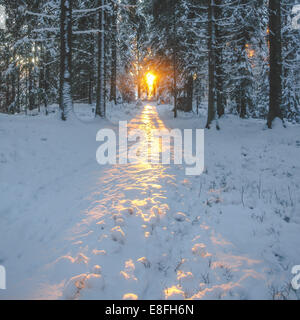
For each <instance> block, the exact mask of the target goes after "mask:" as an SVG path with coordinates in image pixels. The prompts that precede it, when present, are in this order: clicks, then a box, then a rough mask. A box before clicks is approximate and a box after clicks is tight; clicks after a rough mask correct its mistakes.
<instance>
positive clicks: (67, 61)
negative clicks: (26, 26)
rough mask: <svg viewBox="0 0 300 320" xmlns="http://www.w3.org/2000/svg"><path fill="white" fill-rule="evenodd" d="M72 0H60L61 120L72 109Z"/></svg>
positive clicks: (64, 118) (66, 116) (65, 118)
mask: <svg viewBox="0 0 300 320" xmlns="http://www.w3.org/2000/svg"><path fill="white" fill-rule="evenodd" d="M72 1H73V0H61V13H60V14H61V16H60V43H61V44H60V45H61V47H60V99H59V105H60V109H61V118H62V120H67V118H68V115H69V114H70V112H71V111H72V109H73V101H72Z"/></svg>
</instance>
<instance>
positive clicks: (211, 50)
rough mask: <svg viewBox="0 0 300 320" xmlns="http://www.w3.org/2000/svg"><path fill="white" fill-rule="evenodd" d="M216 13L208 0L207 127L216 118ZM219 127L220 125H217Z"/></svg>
mask: <svg viewBox="0 0 300 320" xmlns="http://www.w3.org/2000/svg"><path fill="white" fill-rule="evenodd" d="M214 19H215V15H214V0H208V64H209V66H208V86H209V88H208V112H207V124H206V128H207V129H210V126H211V123H212V122H213V121H214V120H215V119H216V110H215V100H216V99H215V85H216V83H215V82H216V81H215V63H216V61H215V25H214V24H215V20H214ZM217 129H219V127H218V126H217Z"/></svg>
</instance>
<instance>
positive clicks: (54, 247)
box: [0, 104, 300, 299]
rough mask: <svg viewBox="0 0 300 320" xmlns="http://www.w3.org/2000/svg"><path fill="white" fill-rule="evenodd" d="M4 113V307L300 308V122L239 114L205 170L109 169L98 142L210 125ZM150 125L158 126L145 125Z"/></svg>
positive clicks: (158, 118) (230, 119)
mask: <svg viewBox="0 0 300 320" xmlns="http://www.w3.org/2000/svg"><path fill="white" fill-rule="evenodd" d="M116 108H117V109H115V110H114V111H112V110H108V111H109V112H108V115H109V117H108V118H109V120H92V119H91V114H90V109H89V107H87V106H83V105H77V106H76V113H77V116H78V117H80V118H81V119H82V120H81V121H79V120H76V119H72V120H70V121H68V122H61V121H60V120H58V119H57V116H56V115H50V116H48V117H45V116H35V117H28V116H11V115H3V114H2V115H0V141H1V149H0V177H1V179H0V195H1V202H0V221H1V222H0V265H3V266H5V268H6V272H7V290H0V299H8V298H17V299H24V298H29V299H41V298H44V299H122V298H124V299H134V298H138V299H189V298H191V299H299V298H300V292H299V291H298V292H297V291H295V290H293V289H292V287H291V279H292V277H293V275H292V274H291V269H292V267H293V266H294V265H299V264H300V236H299V235H300V194H299V188H300V162H299V159H300V135H299V132H300V131H299V130H300V126H299V125H291V124H290V125H288V127H287V129H284V128H281V127H280V125H277V126H275V128H274V129H273V130H263V128H264V124H265V122H264V121H262V120H253V119H247V120H240V119H238V118H237V117H234V116H226V117H225V118H223V119H222V120H221V122H220V125H221V131H217V130H215V129H213V130H210V131H205V172H204V173H203V174H202V175H201V176H194V177H190V176H186V175H185V170H184V169H185V168H184V167H183V166H175V165H170V166H161V165H155V166H151V165H148V166H145V165H143V164H140V165H133V164H129V165H126V166H124V165H115V166H102V167H101V166H100V165H99V164H98V163H97V162H96V157H95V155H96V150H97V148H98V146H99V143H98V142H96V133H97V131H98V130H99V129H101V128H104V127H106V128H114V129H116V130H117V124H118V123H117V121H118V120H128V121H131V122H130V126H131V127H133V128H140V129H142V130H146V129H148V128H149V127H151V128H158V127H159V128H163V127H166V128H181V129H183V128H194V129H196V128H203V127H204V124H205V117H204V115H203V116H200V117H199V118H197V117H195V115H191V114H189V115H184V114H182V113H180V115H179V118H178V119H176V120H174V119H172V111H171V106H157V107H156V106H155V105H153V104H150V106H146V104H145V105H143V106H141V107H136V106H132V105H127V106H118V107H116ZM145 119H146V121H145Z"/></svg>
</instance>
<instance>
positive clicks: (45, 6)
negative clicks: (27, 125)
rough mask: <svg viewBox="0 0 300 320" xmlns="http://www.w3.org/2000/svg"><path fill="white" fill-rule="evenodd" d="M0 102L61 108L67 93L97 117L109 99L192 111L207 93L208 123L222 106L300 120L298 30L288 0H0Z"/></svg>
mask: <svg viewBox="0 0 300 320" xmlns="http://www.w3.org/2000/svg"><path fill="white" fill-rule="evenodd" d="M0 4H2V5H4V6H5V8H6V14H7V21H6V24H7V28H6V30H2V31H0V41H1V42H0V43H1V44H0V73H1V78H0V99H1V100H0V111H1V112H7V113H18V112H23V111H25V112H26V113H27V112H28V111H30V110H35V109H37V110H41V108H43V110H44V111H45V112H46V113H47V112H48V107H49V105H50V104H52V103H56V102H57V103H58V104H59V106H60V111H61V118H62V119H63V120H66V119H68V117H69V116H70V115H71V114H72V113H71V112H70V111H71V110H72V107H73V103H74V101H76V102H81V101H82V102H85V103H89V104H92V105H94V106H95V112H96V115H98V116H100V117H105V114H106V107H107V103H108V102H113V103H115V104H116V103H121V102H124V101H126V102H130V101H134V100H135V99H136V98H138V99H140V98H141V97H142V90H143V88H142V85H143V82H142V80H143V79H142V78H143V75H144V72H145V71H146V70H148V69H154V70H156V71H157V73H158V81H157V82H158V83H157V92H156V94H157V98H158V99H159V100H161V101H170V99H171V98H172V101H173V102H174V116H175V117H176V116H177V113H178V109H182V110H184V111H187V112H189V111H191V110H192V109H193V104H194V103H196V104H197V105H200V104H201V102H202V101H203V100H207V101H208V109H207V128H210V127H211V126H212V125H216V127H217V128H219V124H218V119H219V118H221V117H222V116H223V115H224V114H225V112H227V113H234V114H238V115H239V116H240V117H241V118H245V117H254V118H266V120H267V123H268V126H269V128H271V127H272V122H273V120H274V119H275V118H276V117H278V118H280V119H282V120H284V119H288V120H290V121H299V120H300V118H299V116H300V111H299V104H300V76H299V75H300V58H299V57H300V41H299V40H300V35H299V30H297V29H295V28H293V24H292V18H293V16H292V9H293V6H294V5H295V4H296V1H295V0H286V1H280V0H272V1H267V0H223V1H221V0H164V1H160V0H144V1H138V0H81V1H80V0H0Z"/></svg>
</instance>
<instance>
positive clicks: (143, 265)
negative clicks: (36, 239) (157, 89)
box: [55, 105, 272, 299]
mask: <svg viewBox="0 0 300 320" xmlns="http://www.w3.org/2000/svg"><path fill="white" fill-rule="evenodd" d="M155 128H156V129H165V128H166V127H165V124H164V122H163V121H162V120H161V118H160V116H159V114H158V112H157V109H156V107H155V106H151V105H148V106H145V107H144V109H143V111H142V112H141V113H140V114H139V115H138V116H136V117H135V118H134V119H132V120H131V122H130V124H129V130H132V129H140V130H143V131H144V132H145V133H146V134H149V131H150V130H152V129H155ZM212 179H213V180H214V179H216V178H215V177H213V178H212ZM214 182H215V181H214ZM202 184H204V185H205V177H204V178H203V177H189V178H187V176H186V175H185V171H184V168H183V167H180V166H174V165H170V166H162V165H151V164H145V163H139V164H129V165H126V166H124V165H121V166H120V165H116V166H114V167H111V168H107V169H106V170H105V171H103V172H102V173H101V176H100V177H99V179H98V183H97V187H96V189H95V192H93V194H92V195H91V197H90V201H91V204H90V206H89V207H88V209H87V210H86V216H85V217H84V219H83V220H82V221H81V223H79V224H78V225H77V226H76V228H74V229H73V234H72V236H71V239H70V241H72V243H73V244H74V247H73V248H72V250H71V254H70V255H68V256H65V257H62V258H61V259H59V260H58V261H59V262H58V263H57V267H58V268H59V269H61V268H62V267H64V268H65V269H66V270H73V274H71V273H70V276H69V277H68V281H67V282H66V281H65V280H66V279H63V283H64V286H63V287H64V289H63V295H62V297H63V298H64V299H122V298H123V299H136V298H138V299H153V298H154V299H186V298H192V299H202V298H213V299H220V298H226V299H251V298H264V297H266V296H267V295H268V294H269V293H268V290H269V288H268V286H267V278H268V277H267V276H266V272H269V271H266V270H268V268H266V267H267V266H268V263H267V264H266V262H264V261H263V260H262V257H261V256H260V255H259V254H257V253H256V249H255V245H256V243H255V241H253V242H252V241H251V240H249V239H251V232H252V230H251V227H249V226H248V228H249V229H250V230H249V231H248V230H247V231H245V235H246V234H247V233H248V235H246V236H245V237H246V239H248V240H246V244H245V243H242V244H241V245H240V243H239V242H240V241H241V239H243V235H239V236H238V238H237V239H235V240H237V241H236V243H232V242H231V241H230V240H228V239H227V238H226V236H224V235H223V231H225V230H226V228H223V227H222V224H221V223H220V220H221V219H222V218H221V215H222V210H221V209H219V210H215V211H210V207H212V206H214V205H218V199H219V195H220V193H221V189H219V190H218V189H216V190H213V189H209V186H207V188H208V190H207V193H208V196H209V200H206V201H209V202H211V203H206V204H205V205H200V206H199V197H200V196H201V195H200V193H201V192H202V191H201V188H202V187H201V186H202ZM231 210H232V208H230V207H229V211H231ZM216 211H217V212H218V213H217V214H216ZM224 211H226V210H224ZM235 223H236V224H238V225H239V224H240V225H241V226H245V225H247V224H248V225H249V221H248V220H247V219H245V217H244V216H242V217H241V216H240V215H239V214H238V213H237V212H236V213H235V214H233V216H231V217H227V218H225V219H224V224H225V225H226V226H227V229H228V231H229V232H228V233H227V235H228V234H230V233H232V230H231V228H230V227H229V226H228V225H230V224H233V225H234V224H235ZM224 224H223V225H224ZM258 229H259V227H258ZM233 235H234V236H235V232H233ZM251 242H252V243H251ZM271 242H272V241H271ZM252 245H253V246H254V247H253V248H251V246H252ZM55 270H56V269H55ZM68 273H69V272H68Z"/></svg>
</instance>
